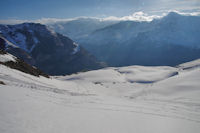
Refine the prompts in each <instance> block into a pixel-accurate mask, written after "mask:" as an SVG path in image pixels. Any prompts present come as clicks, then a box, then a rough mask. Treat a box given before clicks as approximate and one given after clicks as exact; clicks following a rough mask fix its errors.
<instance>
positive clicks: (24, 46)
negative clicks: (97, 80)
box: [0, 23, 102, 75]
mask: <svg viewBox="0 0 200 133" xmlns="http://www.w3.org/2000/svg"><path fill="white" fill-rule="evenodd" d="M0 31H1V34H0V42H1V44H0V45H1V49H3V50H5V51H8V52H9V53H12V54H13V55H15V56H17V57H19V58H21V59H23V60H24V61H26V62H27V63H29V64H31V65H34V66H37V67H38V68H40V69H41V70H43V71H44V72H46V73H48V74H53V75H58V74H71V73H75V72H79V71H83V70H91V69H97V68H101V67H102V64H101V63H99V62H98V61H97V60H96V59H95V57H94V56H92V55H91V54H90V53H88V52H87V51H86V50H85V49H84V48H82V47H81V46H79V45H78V44H76V43H75V42H73V41H72V40H71V39H69V38H68V37H65V36H63V35H61V34H59V33H56V32H54V31H53V30H51V29H49V27H47V26H45V25H41V24H36V23H23V24H18V25H0Z"/></svg>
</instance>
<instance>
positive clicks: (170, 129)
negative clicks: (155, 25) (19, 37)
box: [0, 60, 200, 133]
mask: <svg viewBox="0 0 200 133" xmlns="http://www.w3.org/2000/svg"><path fill="white" fill-rule="evenodd" d="M197 64H199V60H196V61H193V62H189V63H186V64H181V65H179V66H178V67H167V66H162V67H144V66H129V67H119V68H116V67H113V68H105V69H101V70H95V71H89V72H84V73H78V74H73V75H70V76H58V77H51V78H49V79H48V78H45V77H35V76H31V75H28V74H25V73H22V72H20V71H17V70H14V69H10V68H7V67H6V66H3V65H0V81H2V82H4V83H5V85H0V107H1V108H0V132H4V133H10V132H15V133H27V132H30V133H55V132H59V133H66V132H70V133H80V132H82V133H102V132H103V133H110V132H114V133H122V132H126V133H132V132H137V133H161V132H162V133H163V132H164V133H177V132H181V133H198V132H199V131H200V98H199V96H200V82H199V81H200V76H199V75H200V71H199V70H200V67H199V66H198V65H197ZM188 65H189V67H192V68H193V69H183V68H184V67H187V66H188Z"/></svg>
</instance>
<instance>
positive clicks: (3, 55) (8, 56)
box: [0, 53, 16, 63]
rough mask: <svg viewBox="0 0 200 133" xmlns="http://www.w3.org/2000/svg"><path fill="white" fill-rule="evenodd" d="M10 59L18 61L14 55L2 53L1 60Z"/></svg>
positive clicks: (6, 60)
mask: <svg viewBox="0 0 200 133" xmlns="http://www.w3.org/2000/svg"><path fill="white" fill-rule="evenodd" d="M8 61H13V62H16V57H14V56H13V55H11V54H8V53H6V54H0V62H3V63H4V62H8Z"/></svg>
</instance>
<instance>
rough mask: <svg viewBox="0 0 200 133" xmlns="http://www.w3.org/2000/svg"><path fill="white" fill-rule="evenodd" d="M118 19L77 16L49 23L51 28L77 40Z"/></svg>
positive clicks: (114, 22)
mask: <svg viewBox="0 0 200 133" xmlns="http://www.w3.org/2000/svg"><path fill="white" fill-rule="evenodd" d="M118 22H119V21H112V20H108V21H105V20H101V19H98V18H84V17H83V18H77V19H74V20H69V21H58V22H56V23H50V24H48V26H50V27H51V28H52V29H54V30H55V31H56V32H58V33H62V34H63V35H66V36H68V37H70V38H71V39H72V40H74V41H77V42H78V41H79V40H80V39H81V38H85V37H87V36H88V35H89V34H91V33H92V32H93V31H96V30H98V29H101V28H104V27H107V26H110V25H112V24H116V23H118Z"/></svg>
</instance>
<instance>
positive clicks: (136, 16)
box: [0, 10, 200, 24]
mask: <svg viewBox="0 0 200 133" xmlns="http://www.w3.org/2000/svg"><path fill="white" fill-rule="evenodd" d="M151 12H152V13H156V11H151ZM169 12H176V13H178V14H181V15H186V16H200V12H180V11H177V10H165V11H164V10H163V11H162V13H161V15H149V14H147V13H144V12H142V11H140V12H135V13H133V14H132V15H128V16H123V17H116V16H109V17H103V18H97V17H77V18H70V19H57V18H41V19H37V20H18V19H8V20H0V24H19V23H24V22H34V23H41V24H53V23H56V22H68V21H72V20H77V19H80V18H85V19H87V18H91V19H97V20H99V21H127V20H130V21H152V20H153V19H160V18H162V17H163V16H166V15H167V14H168V13H169Z"/></svg>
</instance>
